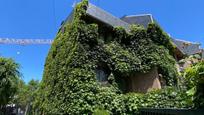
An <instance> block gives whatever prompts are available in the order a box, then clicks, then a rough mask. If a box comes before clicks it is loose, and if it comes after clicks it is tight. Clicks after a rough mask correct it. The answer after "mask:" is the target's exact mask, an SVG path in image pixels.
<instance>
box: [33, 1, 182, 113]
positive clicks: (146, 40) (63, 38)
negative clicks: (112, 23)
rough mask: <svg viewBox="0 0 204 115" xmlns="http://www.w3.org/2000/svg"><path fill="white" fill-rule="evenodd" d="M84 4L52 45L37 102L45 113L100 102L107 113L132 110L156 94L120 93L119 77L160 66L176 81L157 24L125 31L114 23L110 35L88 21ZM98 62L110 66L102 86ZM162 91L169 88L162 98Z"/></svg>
mask: <svg viewBox="0 0 204 115" xmlns="http://www.w3.org/2000/svg"><path fill="white" fill-rule="evenodd" d="M87 5H88V1H87V0H84V1H82V2H81V3H79V4H78V5H77V7H76V8H75V12H74V19H73V20H72V21H71V22H70V23H68V24H66V25H65V31H64V32H61V31H59V33H58V35H57V37H56V39H55V40H54V43H53V44H52V46H51V49H50V51H49V54H48V56H47V59H46V64H45V70H44V74H43V80H42V83H41V87H40V89H39V91H38V98H37V99H39V100H36V101H35V106H36V108H39V109H38V110H40V111H41V113H43V114H91V113H93V112H94V111H95V110H97V109H98V108H102V109H104V110H106V111H107V112H108V113H109V114H136V113H138V108H139V107H149V106H153V104H152V103H155V102H152V101H153V100H154V99H157V101H158V100H159V98H160V97H158V96H154V97H155V98H152V100H145V99H147V97H150V98H151V95H145V96H143V95H142V94H141V95H126V94H123V93H122V90H121V89H120V87H119V85H120V84H119V83H118V82H117V80H118V79H121V78H122V77H125V76H129V75H131V74H137V73H147V72H149V71H150V70H151V69H152V68H153V67H158V70H159V72H160V74H162V75H163V77H164V79H165V80H166V81H167V85H168V86H174V85H176V82H177V78H176V76H177V71H176V68H175V60H174V59H173V57H172V56H171V55H170V46H172V44H171V42H170V41H169V38H168V37H167V36H166V35H165V33H164V32H163V31H162V30H161V29H160V28H159V27H158V26H157V25H156V24H150V25H149V26H148V28H147V29H145V28H143V27H141V26H137V25H133V26H132V27H131V29H130V31H129V32H127V31H125V29H124V28H122V27H116V28H114V29H113V30H111V32H112V33H111V35H110V36H111V37H110V38H111V39H110V38H109V37H108V38H106V37H105V36H104V35H102V34H101V33H100V31H101V29H105V28H101V27H100V26H99V25H98V24H96V23H86V21H85V17H86V9H87ZM107 34H109V33H107ZM107 36H108V35H107ZM156 38H158V40H156ZM100 65H103V66H105V67H106V69H107V70H108V71H110V75H109V78H108V80H109V85H108V86H104V87H102V86H101V84H100V83H98V82H97V80H96V72H95V70H96V69H97V68H98V66H100ZM165 96H167V93H166V95H164V98H163V99H164V100H165V99H166V98H165ZM165 102H166V101H165ZM173 103H174V102H173ZM173 103H172V105H173ZM165 106H166V105H165V103H164V104H163V106H162V107H165ZM182 106H183V105H181V106H178V107H182ZM166 107H170V106H166ZM184 107H185V106H184Z"/></svg>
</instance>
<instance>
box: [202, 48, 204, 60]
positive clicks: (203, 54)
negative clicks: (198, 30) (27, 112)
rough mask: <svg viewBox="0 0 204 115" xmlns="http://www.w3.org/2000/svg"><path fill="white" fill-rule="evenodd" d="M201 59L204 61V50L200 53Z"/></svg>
mask: <svg viewBox="0 0 204 115" xmlns="http://www.w3.org/2000/svg"><path fill="white" fill-rule="evenodd" d="M202 59H204V50H203V51H202Z"/></svg>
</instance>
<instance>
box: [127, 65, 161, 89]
mask: <svg viewBox="0 0 204 115" xmlns="http://www.w3.org/2000/svg"><path fill="white" fill-rule="evenodd" d="M127 82H128V83H127V90H128V92H140V93H146V92H149V91H151V90H153V89H161V83H160V81H159V75H158V71H157V69H156V68H154V69H152V70H151V71H150V72H148V73H146V74H143V73H138V74H135V75H133V76H131V77H129V79H128V81H127Z"/></svg>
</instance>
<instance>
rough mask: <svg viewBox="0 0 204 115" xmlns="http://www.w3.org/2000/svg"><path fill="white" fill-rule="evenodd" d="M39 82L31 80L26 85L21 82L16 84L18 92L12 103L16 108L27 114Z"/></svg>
mask: <svg viewBox="0 0 204 115" xmlns="http://www.w3.org/2000/svg"><path fill="white" fill-rule="evenodd" d="M38 86H39V81H38V80H33V79H32V80H31V81H29V82H28V84H26V83H25V82H24V81H23V80H19V82H18V91H17V93H16V95H15V98H14V99H13V102H12V103H15V104H16V105H17V106H18V108H21V110H23V111H25V112H26V113H29V112H30V111H31V108H32V106H33V103H32V102H33V100H34V98H35V97H36V95H35V94H36V93H35V92H36V90H37V89H38Z"/></svg>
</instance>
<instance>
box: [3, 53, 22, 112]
mask: <svg viewBox="0 0 204 115" xmlns="http://www.w3.org/2000/svg"><path fill="white" fill-rule="evenodd" d="M19 77H20V73H19V65H18V64H17V63H15V62H14V61H13V60H12V59H7V58H2V57H0V107H1V108H2V107H3V106H5V105H6V104H8V102H9V101H10V100H11V99H12V98H13V96H14V94H15V93H16V91H17V81H18V78H19Z"/></svg>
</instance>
